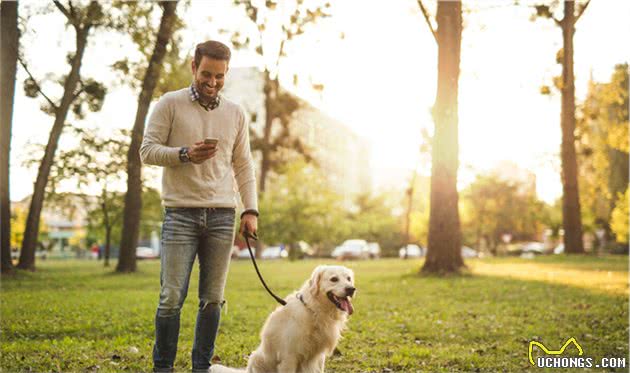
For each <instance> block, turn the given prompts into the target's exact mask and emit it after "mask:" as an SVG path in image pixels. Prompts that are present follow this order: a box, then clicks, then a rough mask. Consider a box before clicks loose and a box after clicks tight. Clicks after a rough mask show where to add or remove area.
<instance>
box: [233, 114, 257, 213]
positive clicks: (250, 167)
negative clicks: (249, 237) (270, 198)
mask: <svg viewBox="0 0 630 373" xmlns="http://www.w3.org/2000/svg"><path fill="white" fill-rule="evenodd" d="M238 115H239V118H238V126H239V129H238V134H237V135H236V141H235V142H234V149H233V151H232V167H233V168H234V177H235V178H236V183H237V184H238V190H239V193H240V194H241V200H242V202H243V206H244V207H245V210H255V211H258V196H257V192H256V174H255V172H254V160H253V158H252V153H251V150H250V146H249V125H248V123H247V121H246V120H245V113H244V112H243V109H240V110H239V114H238Z"/></svg>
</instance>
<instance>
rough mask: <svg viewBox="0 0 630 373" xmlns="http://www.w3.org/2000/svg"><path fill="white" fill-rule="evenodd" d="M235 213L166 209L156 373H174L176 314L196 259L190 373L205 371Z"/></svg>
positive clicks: (216, 324) (215, 329)
mask: <svg viewBox="0 0 630 373" xmlns="http://www.w3.org/2000/svg"><path fill="white" fill-rule="evenodd" d="M234 221H235V210H234V209H233V208H180V207H167V208H166V213H165V215H164V223H163V225H162V250H161V255H160V256H161V271H160V285H161V290H160V303H159V305H158V309H157V313H156V315H155V345H154V346H153V369H154V371H172V370H173V364H174V362H175V355H176V354H177V340H178V337H179V315H180V311H181V308H182V305H183V304H184V300H185V299H186V295H187V293H188V284H189V280H190V273H191V271H192V267H193V263H194V262H195V257H196V256H199V310H198V313H197V322H196V325H195V340H194V344H193V348H192V368H193V371H195V370H199V371H206V370H207V369H208V368H209V367H210V359H211V358H212V354H213V353H214V342H215V339H216V336H217V332H218V329H219V318H220V316H221V307H222V306H223V304H224V303H225V301H224V300H223V289H224V287H225V281H226V278H227V272H228V266H229V263H230V254H231V252H232V244H233V242H234Z"/></svg>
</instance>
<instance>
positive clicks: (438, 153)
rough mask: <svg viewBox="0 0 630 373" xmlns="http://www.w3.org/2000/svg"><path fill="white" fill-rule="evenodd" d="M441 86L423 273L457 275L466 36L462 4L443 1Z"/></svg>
mask: <svg viewBox="0 0 630 373" xmlns="http://www.w3.org/2000/svg"><path fill="white" fill-rule="evenodd" d="M437 23H438V31H437V36H438V84H437V95H436V99H435V106H434V108H433V115H434V121H435V134H434V136H433V151H432V170H431V208H430V214H429V240H428V241H429V242H428V251H427V258H426V261H425V263H424V266H423V268H422V271H423V272H430V273H449V272H457V271H459V269H460V268H461V267H463V266H464V261H463V260H462V256H461V230H460V222H459V211H458V199H459V197H458V194H457V168H458V162H459V161H458V153H459V149H458V128H457V126H458V107H457V95H458V80H459V62H460V49H461V35H462V9H461V2H460V1H439V2H438V11H437Z"/></svg>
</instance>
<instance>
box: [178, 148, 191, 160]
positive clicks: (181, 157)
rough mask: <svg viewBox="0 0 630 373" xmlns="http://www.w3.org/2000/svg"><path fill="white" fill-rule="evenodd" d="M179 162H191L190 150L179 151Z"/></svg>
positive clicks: (182, 149)
mask: <svg viewBox="0 0 630 373" xmlns="http://www.w3.org/2000/svg"><path fill="white" fill-rule="evenodd" d="M179 160H180V161H182V162H190V155H189V154H188V148H181V149H180V150H179Z"/></svg>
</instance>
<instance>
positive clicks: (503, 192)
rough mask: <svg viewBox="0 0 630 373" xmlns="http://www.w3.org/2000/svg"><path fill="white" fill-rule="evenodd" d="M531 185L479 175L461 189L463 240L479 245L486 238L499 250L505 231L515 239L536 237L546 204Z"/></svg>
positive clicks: (490, 244)
mask: <svg viewBox="0 0 630 373" xmlns="http://www.w3.org/2000/svg"><path fill="white" fill-rule="evenodd" d="M529 188H530V187H529V186H528V185H526V184H524V183H518V182H514V181H506V180H503V179H501V178H500V177H498V176H497V175H492V174H489V175H478V176H477V178H476V179H475V181H474V182H473V183H471V184H470V186H468V187H467V188H466V189H465V190H464V191H463V193H462V197H463V198H462V231H463V236H464V243H466V244H468V245H474V246H478V245H479V244H480V242H481V241H482V239H483V240H485V242H486V243H487V244H488V245H489V247H490V249H491V250H492V251H496V249H497V246H498V245H499V244H500V243H501V236H502V235H503V234H506V233H508V234H511V235H512V237H513V239H514V240H515V241H516V240H533V239H535V238H536V236H537V233H539V232H540V230H541V217H542V215H543V211H544V208H543V204H542V203H541V202H540V201H538V200H537V199H536V196H535V191H533V190H530V189H529Z"/></svg>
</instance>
